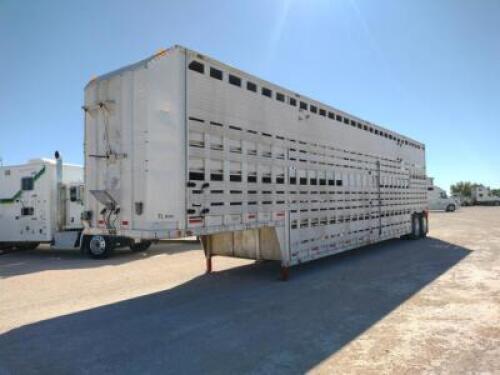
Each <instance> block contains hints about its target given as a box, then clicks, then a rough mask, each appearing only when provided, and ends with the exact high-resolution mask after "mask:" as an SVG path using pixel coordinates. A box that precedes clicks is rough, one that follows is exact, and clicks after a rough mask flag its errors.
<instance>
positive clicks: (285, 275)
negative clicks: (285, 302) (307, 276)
mask: <svg viewBox="0 0 500 375" xmlns="http://www.w3.org/2000/svg"><path fill="white" fill-rule="evenodd" d="M280 280H281V281H287V280H288V267H281V271H280Z"/></svg>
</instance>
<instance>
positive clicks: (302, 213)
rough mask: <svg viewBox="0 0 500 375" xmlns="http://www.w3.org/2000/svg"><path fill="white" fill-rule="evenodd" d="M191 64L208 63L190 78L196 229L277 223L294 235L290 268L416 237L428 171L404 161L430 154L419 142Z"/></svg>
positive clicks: (191, 213)
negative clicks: (382, 242)
mask: <svg viewBox="0 0 500 375" xmlns="http://www.w3.org/2000/svg"><path fill="white" fill-rule="evenodd" d="M188 59H189V63H192V62H193V61H195V62H196V63H197V64H202V65H203V66H204V68H203V72H200V71H196V70H188V72H187V77H188V78H187V88H188V96H187V98H188V99H187V100H188V105H187V107H188V119H187V126H188V139H189V143H188V199H187V207H186V210H187V214H188V229H189V230H190V231H192V232H193V233H199V234H209V233H219V232H228V231H236V230H244V229H247V228H253V227H263V226H272V227H278V228H281V229H280V230H283V231H284V232H285V233H289V249H290V250H289V251H290V254H289V256H290V264H296V263H300V262H304V261H308V260H312V259H316V258H318V257H321V256H325V255H330V254H333V253H336V252H340V251H344V250H347V249H351V248H355V247H359V246H362V245H365V244H368V243H372V242H376V241H380V240H384V239H388V238H394V237H399V236H401V235H403V234H407V233H409V232H411V214H412V213H413V212H421V211H422V210H423V209H424V208H425V204H426V195H425V194H426V185H425V184H426V182H425V168H424V166H423V164H419V163H418V162H416V161H418V160H419V157H416V158H406V160H405V157H404V156H405V154H408V150H406V149H409V148H411V150H410V151H409V152H410V153H417V152H418V153H421V154H423V149H420V147H421V146H417V145H408V144H404V142H401V141H400V140H399V139H397V138H396V136H394V137H393V135H392V134H391V135H390V138H389V137H387V133H386V135H384V136H382V138H381V137H380V136H379V135H378V134H375V132H369V131H367V130H368V127H366V126H364V125H363V124H361V123H359V122H356V121H353V120H350V121H349V120H348V121H347V122H345V119H346V117H345V116H344V115H343V116H341V117H340V118H338V116H337V117H335V116H333V117H334V118H333V119H332V118H329V117H327V116H326V113H327V109H320V110H321V111H323V113H324V114H325V116H322V115H320V114H312V113H309V111H307V112H306V111H305V110H301V109H300V108H297V107H296V106H292V105H290V98H292V99H293V98H295V97H297V99H296V102H301V101H302V99H301V98H300V97H298V96H294V95H293V94H288V95H285V94H282V95H283V98H282V99H283V101H281V100H276V99H277V96H275V92H277V91H283V90H282V89H276V88H275V87H274V86H273V85H271V84H269V83H262V82H259V80H257V79H256V78H255V77H251V76H248V75H245V74H244V73H242V72H239V71H237V72H234V70H231V69H228V68H227V67H226V66H224V65H222V64H219V63H217V62H215V61H213V60H200V59H197V60H196V59H193V58H192V57H191V58H189V57H188ZM198 66H199V65H198ZM214 71H216V73H214ZM230 77H232V78H234V77H236V78H237V79H238V81H236V82H238V83H239V85H235V84H232V83H231V81H230V79H231V78H230ZM233 82H234V81H233ZM248 82H250V83H252V84H255V85H256V91H253V90H249V89H248V86H247V85H248ZM265 89H268V90H269V91H270V95H271V97H268V96H267V95H266V92H265V91H264V90H265ZM261 90H262V91H261ZM261 93H262V94H261ZM280 99H281V97H280ZM309 106H310V107H313V104H310V105H309ZM314 106H315V105H314ZM310 109H312V108H310ZM332 110H333V109H331V108H328V112H331V111H332ZM335 111H336V110H335ZM316 113H318V111H317V110H316ZM351 121H352V122H353V123H354V126H353V125H352V124H351ZM324 126H329V127H331V129H330V131H329V132H324V131H322V127H324ZM298 127H302V128H306V129H308V130H306V131H307V133H308V135H307V137H304V134H303V133H304V131H303V130H302V132H300V131H297V128H298ZM365 127H366V129H365ZM377 133H378V131H377ZM350 137H353V139H355V140H356V139H357V140H358V142H355V141H351V140H350V139H349V138H350ZM339 138H342V141H341V142H339ZM359 139H361V142H362V143H364V144H365V145H366V146H368V147H363V148H361V147H360V146H359ZM356 143H358V145H357V144H356ZM349 145H351V147H349ZM384 147H385V148H384ZM417 147H418V148H417ZM366 149H368V150H370V149H371V150H374V149H378V150H379V151H380V152H379V153H378V154H375V153H368V152H366V151H365V150H366ZM360 150H363V152H361V151H360Z"/></svg>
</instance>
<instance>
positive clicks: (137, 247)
mask: <svg viewBox="0 0 500 375" xmlns="http://www.w3.org/2000/svg"><path fill="white" fill-rule="evenodd" d="M151 243H152V242H151V241H141V242H139V243H131V244H130V246H129V247H130V250H132V251H133V252H134V253H135V252H141V251H146V250H147V249H149V247H150V246H151Z"/></svg>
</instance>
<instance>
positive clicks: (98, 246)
mask: <svg viewBox="0 0 500 375" xmlns="http://www.w3.org/2000/svg"><path fill="white" fill-rule="evenodd" d="M89 248H90V251H91V252H92V254H95V255H102V254H103V253H104V252H105V251H106V240H105V239H104V237H103V236H93V237H92V238H91V239H90V243H89Z"/></svg>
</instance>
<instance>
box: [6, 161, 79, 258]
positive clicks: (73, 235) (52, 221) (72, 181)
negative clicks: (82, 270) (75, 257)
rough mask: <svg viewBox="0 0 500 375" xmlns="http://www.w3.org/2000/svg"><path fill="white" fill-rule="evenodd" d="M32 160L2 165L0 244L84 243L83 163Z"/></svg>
mask: <svg viewBox="0 0 500 375" xmlns="http://www.w3.org/2000/svg"><path fill="white" fill-rule="evenodd" d="M56 155H57V158H56V160H51V159H33V160H30V161H28V163H26V164H22V165H13V166H2V167H0V249H1V250H4V249H11V248H18V249H34V248H36V247H37V246H38V245H39V244H40V243H48V244H51V245H52V246H54V247H60V248H68V247H76V248H79V247H80V244H79V241H80V235H81V231H82V224H81V220H80V216H81V213H82V211H83V201H82V199H83V167H81V166H78V165H70V164H64V165H63V163H62V159H61V158H60V157H59V155H58V154H57V153H56Z"/></svg>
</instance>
